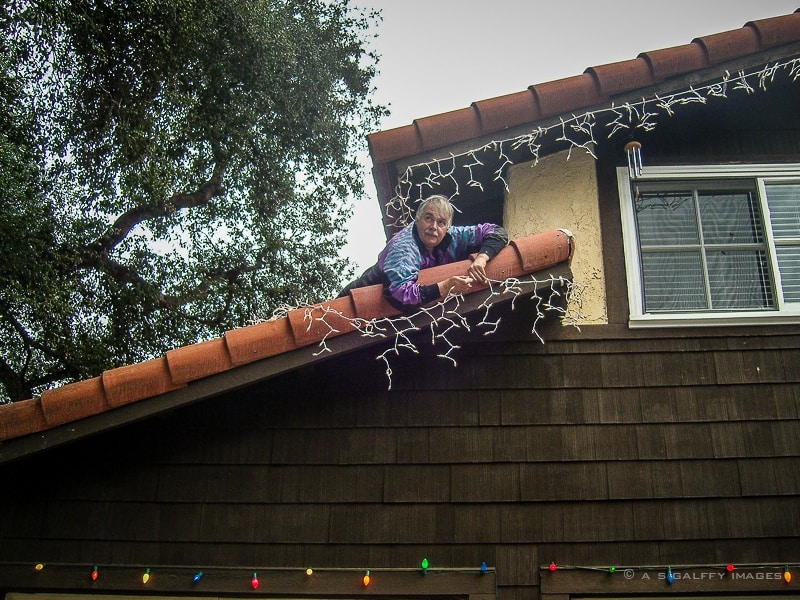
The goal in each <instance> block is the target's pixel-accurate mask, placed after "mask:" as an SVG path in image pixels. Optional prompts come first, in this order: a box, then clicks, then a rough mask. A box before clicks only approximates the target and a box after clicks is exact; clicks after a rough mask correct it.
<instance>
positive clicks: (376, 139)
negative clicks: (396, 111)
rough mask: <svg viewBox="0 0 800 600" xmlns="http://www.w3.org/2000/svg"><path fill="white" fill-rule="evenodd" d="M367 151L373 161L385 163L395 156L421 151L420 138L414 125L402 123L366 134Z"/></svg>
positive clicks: (409, 154)
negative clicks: (375, 132) (402, 124)
mask: <svg viewBox="0 0 800 600" xmlns="http://www.w3.org/2000/svg"><path fill="white" fill-rule="evenodd" d="M367 142H368V145H369V152H370V155H371V156H372V160H373V162H375V163H386V162H389V161H390V160H392V159H393V158H394V157H395V156H414V155H415V154H419V153H420V152H422V139H421V138H420V136H419V132H418V131H417V128H416V127H415V126H414V125H404V126H403V127H396V128H395V129H387V130H385V131H381V132H380V135H377V134H370V135H368V136H367Z"/></svg>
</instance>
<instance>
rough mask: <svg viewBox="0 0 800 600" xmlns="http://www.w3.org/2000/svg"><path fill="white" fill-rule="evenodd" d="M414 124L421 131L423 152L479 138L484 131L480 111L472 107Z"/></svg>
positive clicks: (418, 120)
mask: <svg viewBox="0 0 800 600" xmlns="http://www.w3.org/2000/svg"><path fill="white" fill-rule="evenodd" d="M414 124H415V125H416V127H417V131H419V137H420V139H421V140H422V149H423V151H425V150H430V149H432V148H441V147H442V146H448V145H450V144H453V143H455V142H460V141H461V140H468V139H471V138H474V137H478V136H480V135H481V131H482V130H481V121H480V117H479V115H478V111H476V110H475V109H474V108H472V107H470V108H461V109H459V110H454V111H451V112H446V113H442V114H439V115H433V116H431V117H423V118H422V119H417V120H416V121H414Z"/></svg>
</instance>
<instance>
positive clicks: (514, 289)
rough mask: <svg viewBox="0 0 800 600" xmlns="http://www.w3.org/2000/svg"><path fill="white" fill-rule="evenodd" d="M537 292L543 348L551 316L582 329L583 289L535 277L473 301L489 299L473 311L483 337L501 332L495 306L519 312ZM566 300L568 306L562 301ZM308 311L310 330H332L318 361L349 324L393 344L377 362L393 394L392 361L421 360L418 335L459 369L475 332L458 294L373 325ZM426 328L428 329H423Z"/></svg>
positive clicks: (497, 284)
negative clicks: (522, 300)
mask: <svg viewBox="0 0 800 600" xmlns="http://www.w3.org/2000/svg"><path fill="white" fill-rule="evenodd" d="M531 289H533V293H532V295H531V298H530V301H531V302H532V303H533V310H534V311H535V317H534V322H533V326H532V328H531V333H532V334H534V335H535V336H536V337H537V338H538V339H539V341H540V342H542V343H544V339H543V338H542V336H541V334H540V333H539V332H538V330H537V327H538V326H539V324H540V323H541V321H542V320H543V319H545V318H546V317H547V315H548V314H556V315H558V316H560V318H561V322H562V323H563V324H565V325H572V326H574V327H576V328H578V323H579V322H580V320H581V319H582V318H583V316H582V314H581V298H580V295H581V290H582V286H580V285H579V284H576V283H574V282H572V281H570V280H569V279H566V278H564V277H548V278H545V279H537V278H536V277H534V276H529V277H527V278H516V277H511V278H508V279H504V280H489V287H488V289H487V290H485V291H479V292H474V293H473V294H471V295H470V296H471V297H475V296H479V295H480V294H485V297H484V298H483V300H482V301H481V303H480V305H479V306H478V307H477V309H471V310H470V312H472V310H474V311H475V312H477V311H481V310H482V311H483V313H482V317H481V319H480V321H479V322H478V323H477V324H476V327H481V328H483V329H484V332H483V335H490V334H492V333H494V332H496V331H497V328H498V327H499V325H500V318H499V317H498V318H494V316H493V313H492V311H491V308H492V306H493V305H494V303H495V302H496V301H497V300H499V299H500V296H502V295H505V294H510V295H511V308H512V310H513V309H515V308H516V306H515V303H516V302H517V300H518V299H519V297H520V296H521V295H522V294H524V293H526V292H527V291H529V290H531ZM562 298H563V301H560V299H562ZM292 308H293V307H292ZM304 308H305V310H306V312H305V320H306V322H307V323H308V326H307V327H308V329H309V330H310V329H311V328H312V327H313V326H314V325H315V324H316V323H321V324H323V325H324V326H325V327H327V328H328V329H327V331H326V333H325V335H324V336H323V338H322V340H321V341H320V342H319V346H318V348H319V349H318V350H317V351H316V352H315V353H314V356H319V355H320V354H323V353H325V352H332V350H331V348H330V347H329V346H328V340H329V339H330V338H331V337H333V336H335V335H337V334H340V333H347V331H341V330H340V329H337V328H336V327H335V326H334V325H332V324H331V323H332V322H339V323H341V322H342V321H343V320H344V321H346V322H347V323H348V324H349V326H350V328H351V329H349V330H348V331H358V332H359V333H360V334H361V336H363V337H367V338H381V339H386V340H389V341H391V342H392V344H391V345H390V346H389V347H388V348H387V349H386V350H384V351H383V352H381V353H380V354H379V355H378V356H376V360H381V361H383V363H384V364H385V366H386V378H387V380H388V388H389V389H390V390H391V389H392V373H393V371H392V365H391V361H392V359H393V358H394V357H397V356H399V355H400V354H401V352H403V351H409V352H412V353H414V354H419V349H418V348H417V345H416V344H415V342H414V341H413V340H412V337H411V336H412V334H414V333H416V332H419V331H421V330H422V329H423V328H427V329H428V330H429V332H430V340H431V345H433V346H436V345H437V344H439V345H440V346H441V347H443V348H444V351H443V352H440V353H438V354H437V356H438V357H439V358H444V359H447V360H449V361H450V362H451V363H452V364H453V366H458V363H457V361H456V358H455V354H456V351H457V350H458V349H459V348H460V346H459V345H458V344H456V343H455V341H454V340H453V336H454V335H455V333H456V332H457V331H471V328H470V324H469V322H468V321H467V317H466V314H465V313H466V310H465V309H464V296H462V295H458V294H449V295H448V296H447V297H445V298H443V299H442V300H440V301H438V302H437V303H435V304H433V305H431V306H428V307H419V308H418V309H416V311H415V312H413V313H411V314H406V315H398V316H393V317H383V318H375V319H370V320H366V319H363V318H352V317H348V316H346V315H344V314H342V313H341V312H340V311H337V310H335V309H333V308H331V307H330V306H326V305H324V304H323V305H319V304H317V305H308V306H305V307H304ZM289 310H291V308H289V307H281V308H280V309H278V310H277V311H276V312H275V314H274V317H273V318H280V317H282V316H284V315H285V314H286V313H287V312H288V311H289ZM421 322H424V323H426V324H424V325H420V323H421Z"/></svg>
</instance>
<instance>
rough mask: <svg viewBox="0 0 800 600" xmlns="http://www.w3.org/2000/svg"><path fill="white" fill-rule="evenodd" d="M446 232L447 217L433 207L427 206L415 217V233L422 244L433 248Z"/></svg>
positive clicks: (430, 248) (429, 248)
mask: <svg viewBox="0 0 800 600" xmlns="http://www.w3.org/2000/svg"><path fill="white" fill-rule="evenodd" d="M446 233H447V218H446V217H445V216H444V215H443V214H442V213H441V211H439V210H438V209H436V208H435V207H432V206H429V207H427V208H426V209H425V211H424V212H423V213H422V216H421V217H420V218H419V219H417V234H419V239H421V240H422V244H423V245H424V246H425V247H426V248H427V249H428V250H433V249H434V248H436V246H438V245H439V244H440V243H441V241H442V239H444V236H445V234H446Z"/></svg>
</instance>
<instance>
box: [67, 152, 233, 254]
mask: <svg viewBox="0 0 800 600" xmlns="http://www.w3.org/2000/svg"><path fill="white" fill-rule="evenodd" d="M224 171H225V167H224V166H223V164H222V162H217V163H216V165H215V166H214V172H213V173H212V175H211V179H209V180H208V181H207V182H206V183H204V184H203V185H202V186H201V187H200V189H199V190H198V191H197V192H195V193H194V194H173V195H172V196H171V197H169V198H167V199H165V200H163V201H161V202H159V203H158V204H156V205H155V206H149V205H145V204H142V205H139V206H135V207H133V208H132V209H130V210H128V211H126V212H124V213H122V214H121V215H120V216H119V217H117V220H116V221H114V223H113V224H112V225H111V226H110V227H109V228H108V229H107V230H106V231H105V233H103V234H102V235H101V236H100V237H98V238H97V239H96V240H95V241H94V242H92V243H91V244H89V245H88V247H87V250H88V251H86V252H84V253H83V255H84V259H83V265H82V266H84V267H88V266H96V265H94V264H91V259H89V257H90V256H91V255H93V254H95V255H97V254H100V255H106V256H108V255H109V254H110V253H111V251H112V250H113V249H114V248H116V247H117V245H119V243H120V242H122V240H124V239H125V237H126V236H127V235H128V234H129V233H130V232H131V230H132V229H133V228H134V227H136V226H137V225H138V224H139V223H141V222H143V221H146V220H148V219H155V218H158V217H163V216H165V215H168V214H170V213H172V212H174V211H176V210H180V209H182V208H194V207H196V206H203V205H204V204H208V203H209V202H210V201H211V199H212V198H214V197H215V196H220V195H222V193H223V192H224V190H223V188H222V174H223V173H224ZM87 259H89V264H87V263H86V260H87Z"/></svg>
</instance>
